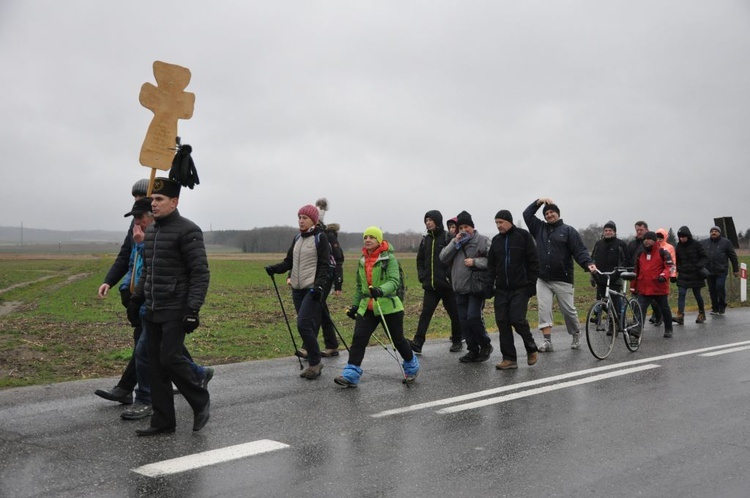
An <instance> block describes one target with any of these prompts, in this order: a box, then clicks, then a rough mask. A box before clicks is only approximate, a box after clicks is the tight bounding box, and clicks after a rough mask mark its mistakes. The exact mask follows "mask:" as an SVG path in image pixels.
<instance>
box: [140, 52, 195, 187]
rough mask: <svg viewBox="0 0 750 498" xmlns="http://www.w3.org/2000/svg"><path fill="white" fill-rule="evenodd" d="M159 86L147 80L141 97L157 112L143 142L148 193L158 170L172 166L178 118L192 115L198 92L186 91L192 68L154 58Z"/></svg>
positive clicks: (143, 101) (186, 117)
mask: <svg viewBox="0 0 750 498" xmlns="http://www.w3.org/2000/svg"><path fill="white" fill-rule="evenodd" d="M154 77H155V78H156V84H157V86H154V85H152V84H151V83H144V84H143V86H141V93H140V95H139V97H138V98H139V100H140V102H141V105H142V106H143V107H145V108H147V109H150V110H151V111H152V112H153V113H154V117H153V119H152V120H151V124H149V126H148V131H147V132H146V138H145V140H144V141H143V146H141V155H140V162H141V164H142V165H143V166H146V167H149V168H151V181H150V182H149V186H148V194H149V195H150V194H151V189H152V186H153V183H154V178H155V177H156V170H157V169H159V170H164V171H168V170H169V169H170V168H171V167H172V159H174V154H175V144H176V139H177V120H178V119H190V118H191V117H193V108H194V106H195V94H194V93H189V92H185V91H183V90H185V88H186V87H187V86H188V84H189V83H190V70H189V69H188V68H186V67H182V66H178V65H176V64H168V63H166V62H161V61H155V62H154Z"/></svg>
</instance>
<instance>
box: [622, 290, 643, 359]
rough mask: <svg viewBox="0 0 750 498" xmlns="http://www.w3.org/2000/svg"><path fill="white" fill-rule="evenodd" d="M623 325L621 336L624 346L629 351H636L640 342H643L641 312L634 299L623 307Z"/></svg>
mask: <svg viewBox="0 0 750 498" xmlns="http://www.w3.org/2000/svg"><path fill="white" fill-rule="evenodd" d="M623 323H624V324H625V331H624V332H625V333H624V334H622V336H623V339H625V346H627V348H628V349H629V350H630V351H633V352H635V351H638V348H639V347H640V346H641V340H643V333H642V332H643V312H642V311H641V305H640V304H638V301H637V300H636V299H631V300H629V301H628V305H627V306H625V319H624V321H623Z"/></svg>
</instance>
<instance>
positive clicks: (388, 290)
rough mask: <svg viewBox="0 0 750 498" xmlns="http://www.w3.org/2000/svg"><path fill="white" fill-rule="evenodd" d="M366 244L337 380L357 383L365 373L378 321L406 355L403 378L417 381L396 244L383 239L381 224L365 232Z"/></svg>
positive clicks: (343, 383) (406, 380) (360, 260)
mask: <svg viewBox="0 0 750 498" xmlns="http://www.w3.org/2000/svg"><path fill="white" fill-rule="evenodd" d="M363 240H364V247H363V248H362V257H361V258H359V266H358V267H357V277H356V287H355V290H354V301H353V303H352V306H351V307H350V308H349V310H348V311H347V312H346V314H347V315H348V316H349V318H353V319H354V320H356V324H355V325H354V338H353V339H352V345H351V347H350V348H349V362H348V363H347V365H346V366H345V367H344V371H343V372H342V373H341V376H340V377H336V378H335V379H334V382H335V383H336V384H338V385H340V386H343V387H357V384H359V379H360V377H361V376H362V368H361V365H362V360H363V359H364V357H365V348H366V347H367V344H368V343H369V342H370V337H372V333H373V332H374V331H375V329H376V328H377V326H378V324H381V323H383V324H384V326H385V327H386V331H387V332H389V333H390V336H391V340H392V341H393V345H394V346H395V348H396V349H397V350H398V352H399V354H400V355H401V357H402V358H403V359H404V362H403V368H404V381H405V382H407V383H411V382H414V380H415V379H416V377H417V372H419V360H417V357H416V355H414V353H413V352H412V350H411V347H409V342H408V341H407V340H406V339H405V338H404V304H403V303H402V302H401V299H399V297H398V295H397V293H396V291H397V290H398V288H399V285H400V276H399V271H398V261H397V260H396V257H395V256H394V255H393V248H392V247H391V245H390V244H389V243H388V241H385V240H383V232H382V231H381V230H380V229H379V228H378V227H374V226H372V227H369V228H368V229H367V230H365V233H364V234H363Z"/></svg>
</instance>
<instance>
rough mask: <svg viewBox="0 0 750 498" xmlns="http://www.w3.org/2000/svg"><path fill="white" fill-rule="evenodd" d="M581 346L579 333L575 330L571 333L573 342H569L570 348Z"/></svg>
mask: <svg viewBox="0 0 750 498" xmlns="http://www.w3.org/2000/svg"><path fill="white" fill-rule="evenodd" d="M580 348H581V333H580V332H576V333H575V334H573V342H571V343H570V349H580Z"/></svg>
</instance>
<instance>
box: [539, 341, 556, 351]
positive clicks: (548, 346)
mask: <svg viewBox="0 0 750 498" xmlns="http://www.w3.org/2000/svg"><path fill="white" fill-rule="evenodd" d="M554 350H555V348H554V346H552V341H550V340H549V339H545V340H543V341H542V345H541V346H539V352H540V353H551V352H552V351H554Z"/></svg>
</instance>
